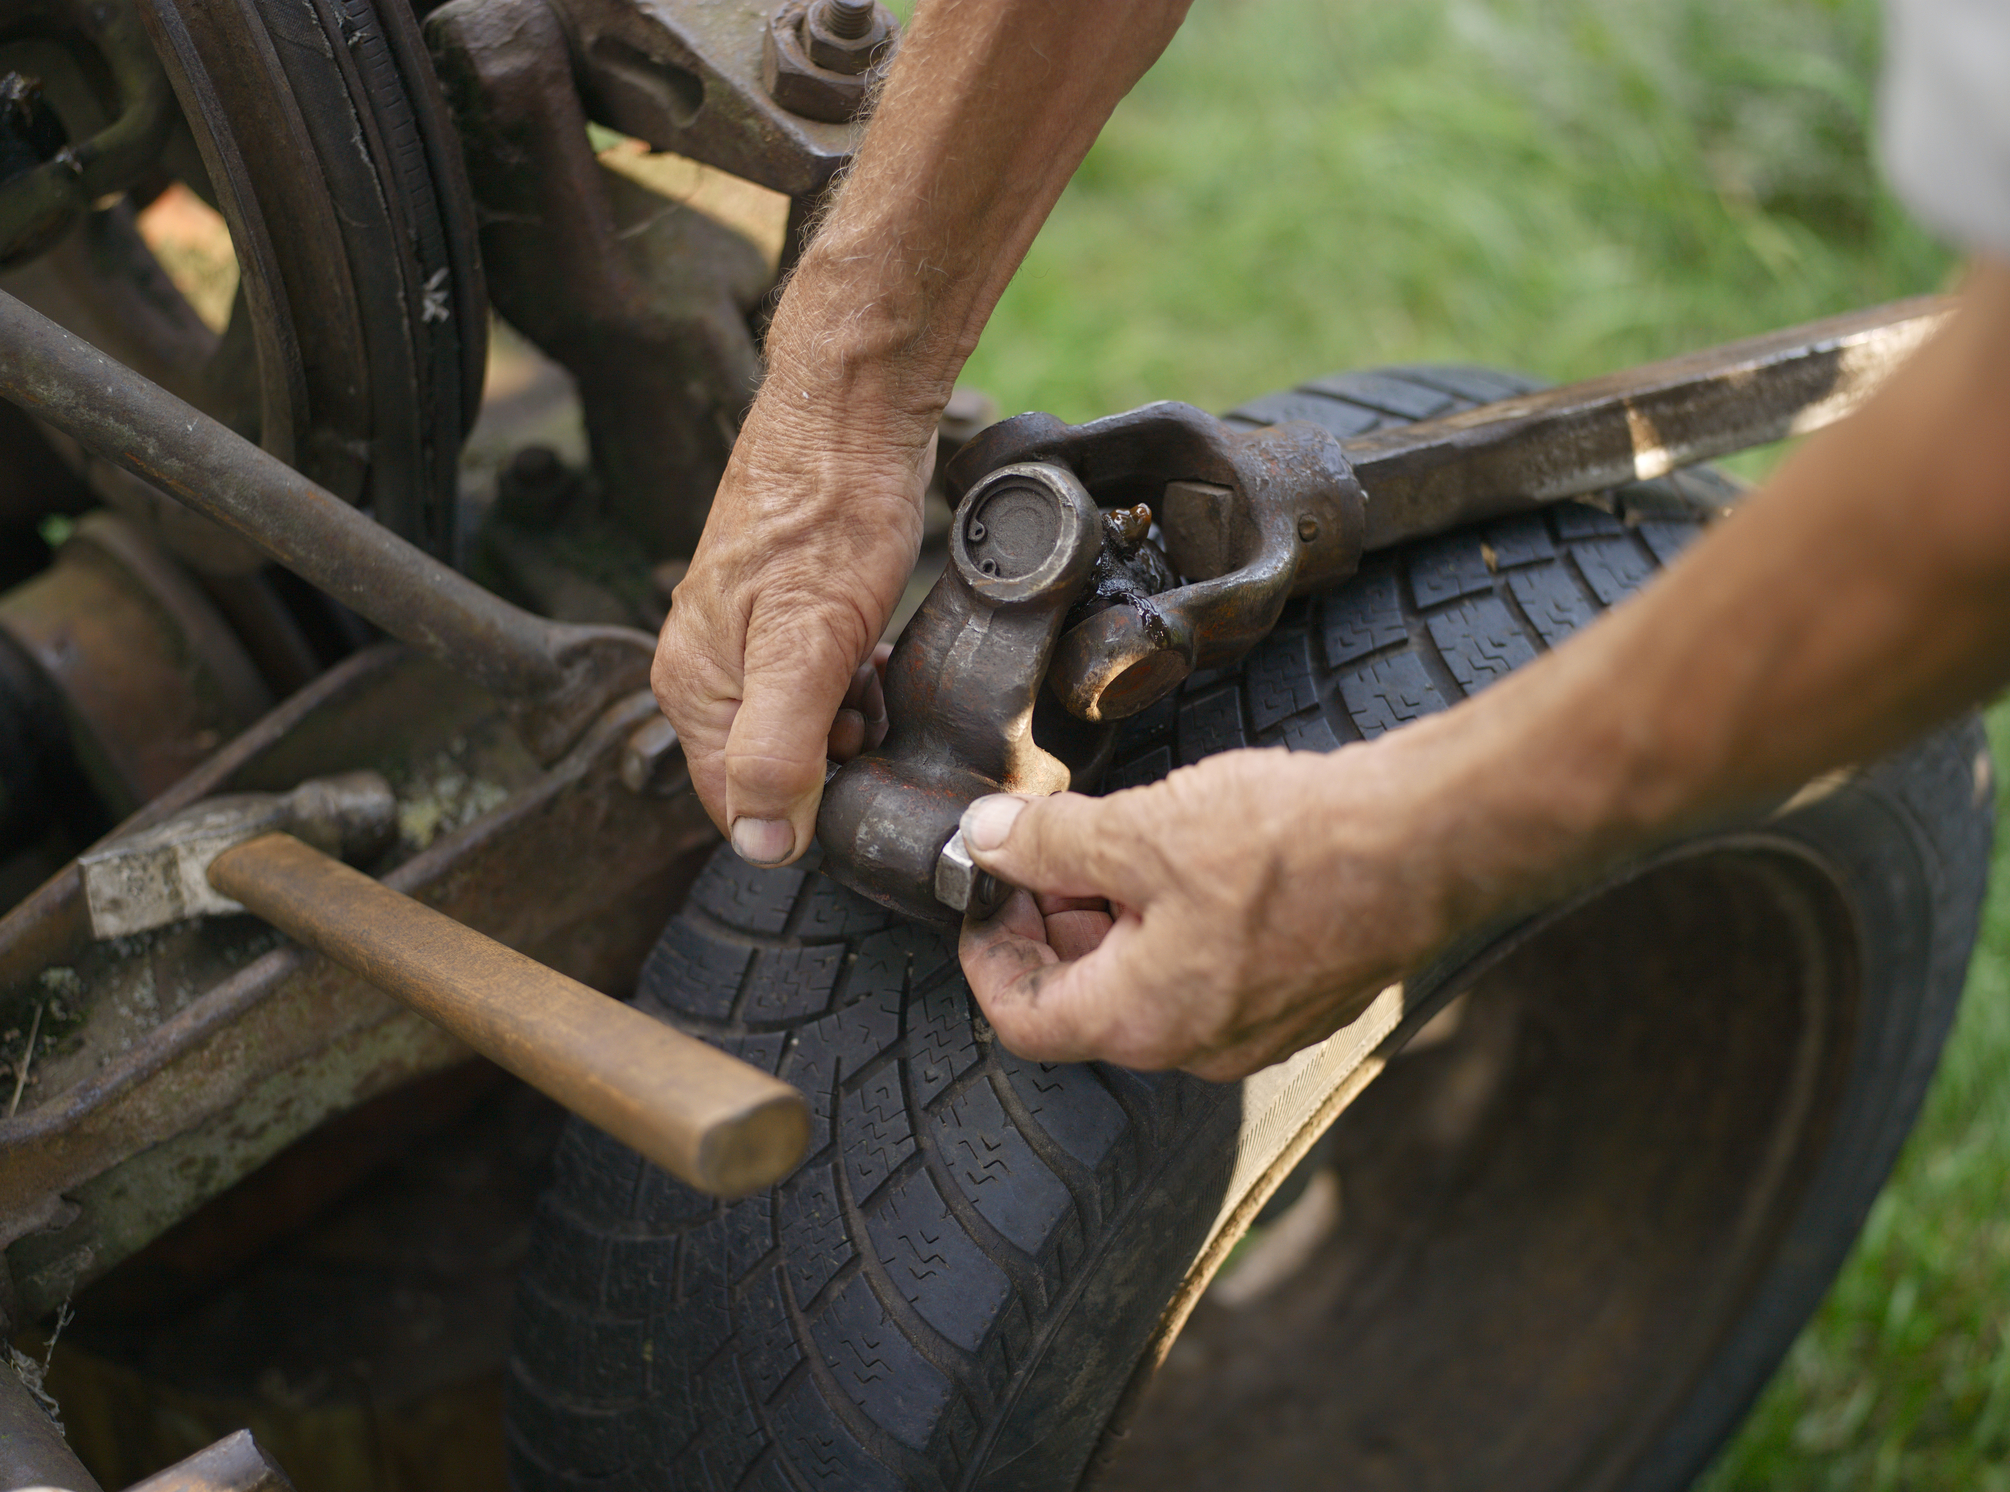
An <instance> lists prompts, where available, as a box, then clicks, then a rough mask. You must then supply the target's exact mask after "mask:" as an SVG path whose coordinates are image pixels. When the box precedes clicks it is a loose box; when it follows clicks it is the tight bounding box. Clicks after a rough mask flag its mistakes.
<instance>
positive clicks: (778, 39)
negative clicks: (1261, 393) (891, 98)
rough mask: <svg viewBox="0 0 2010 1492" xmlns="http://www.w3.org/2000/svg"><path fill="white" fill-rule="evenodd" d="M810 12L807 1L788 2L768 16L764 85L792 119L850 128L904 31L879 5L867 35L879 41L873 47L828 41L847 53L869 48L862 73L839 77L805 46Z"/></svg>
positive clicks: (763, 56) (763, 47)
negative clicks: (797, 116)
mask: <svg viewBox="0 0 2010 1492" xmlns="http://www.w3.org/2000/svg"><path fill="white" fill-rule="evenodd" d="M809 9H810V6H809V5H808V4H806V3H805V0H788V3H787V4H784V5H783V6H782V8H781V9H780V10H777V11H776V12H775V13H774V15H772V16H771V17H769V19H768V29H767V31H766V32H765V33H764V34H763V36H762V38H761V83H762V85H763V86H764V87H766V88H767V90H768V96H769V97H770V98H772V99H773V100H774V101H775V102H776V103H778V104H780V105H781V106H782V107H783V108H784V109H787V110H788V111H789V112H790V113H791V114H800V115H802V116H803V118H805V119H816V120H821V121H822V122H823V123H825V124H847V123H849V122H850V121H851V120H853V119H855V118H857V117H858V114H859V112H860V110H862V109H863V108H864V107H865V100H866V94H867V91H868V89H869V86H870V84H871V82H872V79H873V73H874V69H875V67H877V66H878V65H879V64H881V63H883V62H884V61H885V59H886V58H887V57H888V56H890V55H891V54H892V51H893V46H894V43H895V42H896V41H897V39H898V31H899V27H898V24H897V23H896V22H895V21H894V19H893V16H892V15H891V13H889V12H888V11H887V10H886V8H885V7H884V6H878V7H876V8H875V13H874V16H873V24H872V27H871V29H870V30H869V31H868V32H867V33H866V37H867V38H868V39H870V38H876V39H875V40H872V41H871V45H870V46H866V42H865V40H864V39H862V40H861V41H860V42H848V41H845V40H844V39H843V38H840V37H836V36H831V37H829V40H830V41H831V42H832V43H833V44H834V45H835V46H836V47H839V48H843V49H847V52H848V51H849V49H850V48H853V47H859V46H866V54H865V57H866V60H865V64H864V66H863V68H862V70H861V71H858V72H840V71H838V70H836V69H834V68H829V67H823V66H820V65H819V64H818V63H816V62H815V61H814V60H812V58H811V56H810V53H809V51H808V50H807V49H806V47H805V43H804V37H805V34H806V33H807V32H808V31H809V29H810V28H809V26H808V24H807V22H808V12H809ZM819 29H820V30H821V29H823V28H819ZM818 45H819V50H820V51H824V55H835V54H834V53H832V52H830V51H828V50H825V49H824V48H823V43H822V41H821V40H820V41H819V44H818Z"/></svg>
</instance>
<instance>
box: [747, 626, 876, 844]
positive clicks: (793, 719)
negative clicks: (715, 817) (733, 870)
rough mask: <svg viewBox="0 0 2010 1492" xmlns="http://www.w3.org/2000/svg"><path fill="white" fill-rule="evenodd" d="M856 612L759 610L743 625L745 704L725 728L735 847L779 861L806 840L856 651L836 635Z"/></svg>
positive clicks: (813, 824)
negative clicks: (782, 617)
mask: <svg viewBox="0 0 2010 1492" xmlns="http://www.w3.org/2000/svg"><path fill="white" fill-rule="evenodd" d="M856 621H857V618H856V616H855V615H854V616H852V617H850V618H845V617H838V618H830V617H825V616H821V615H817V614H815V613H811V614H808V615H796V616H790V617H789V618H788V619H787V620H786V622H779V623H778V622H777V621H775V620H774V619H772V618H762V617H760V616H756V617H755V618H754V620H753V621H752V622H751V623H750V624H749V626H748V631H747V648H746V664H745V675H744V680H743V683H742V686H741V703H740V708H739V710H738V712H737V713H735V715H734V716H733V724H732V729H731V730H730V731H729V732H728V733H727V737H726V752H725V756H726V812H727V821H728V823H729V824H730V826H731V832H732V837H733V848H734V849H736V850H738V851H739V853H740V855H741V857H742V858H743V859H746V860H748V861H751V862H752V863H754V864H757V865H784V864H787V863H788V862H789V861H791V860H794V859H795V858H796V857H797V856H799V855H801V854H802V853H803V851H804V850H806V849H808V848H809V844H810V838H811V836H812V835H813V834H814V833H815V832H816V817H817V804H818V801H819V800H820V799H821V797H822V795H823V784H824V753H825V748H826V745H827V744H828V742H829V739H830V733H831V726H832V723H833V721H834V720H835V718H836V716H837V711H838V706H839V704H840V702H842V700H843V699H844V695H845V691H846V689H847V688H849V687H850V682H851V677H852V671H853V669H854V668H855V667H856V666H857V663H858V655H859V651H862V645H860V647H859V648H858V649H857V650H854V648H853V647H852V646H848V645H847V644H846V643H845V642H844V641H841V640H840V637H839V631H840V629H843V628H845V627H847V626H848V625H849V626H850V627H851V630H856V626H855V624H856Z"/></svg>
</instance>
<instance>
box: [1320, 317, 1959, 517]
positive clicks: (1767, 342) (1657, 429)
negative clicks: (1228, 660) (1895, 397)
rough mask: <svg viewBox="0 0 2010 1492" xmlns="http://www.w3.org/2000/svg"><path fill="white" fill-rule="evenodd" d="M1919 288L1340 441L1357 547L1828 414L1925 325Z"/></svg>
mask: <svg viewBox="0 0 2010 1492" xmlns="http://www.w3.org/2000/svg"><path fill="white" fill-rule="evenodd" d="M1949 310H1950V306H1949V303H1948V301H1947V300H1945V299H1944V298H1942V297H1940V296H1921V297H1919V298H1917V299H1914V300H1904V301H1896V302H1893V303H1892V304H1890V305H1885V306H1873V307H1871V308H1870V309H1869V310H1865V311H1851V312H1848V313H1847V314H1845V315H1842V316H1831V317H1829V318H1828V319H1826V320H1824V321H1814V322H1809V323H1808V324H1807V325H1805V326H1792V327H1788V328H1787V329H1786V330H1784V331H1777V332H1768V333H1767V334H1765V335H1764V336H1759V337H1749V338H1747V339H1746V340H1744V341H1742V342H1731V343H1728V344H1726V345H1725V346H1722V347H1711V348H1706V349H1704V350H1703V351H1701V352H1689V353H1684V354H1682V355H1681V356H1679V357H1672V358H1668V359H1667V360H1665V361H1663V362H1658V363H1648V364H1647V365H1645V366H1644V367H1639V368H1628V369H1625V370H1623V371H1622V372H1618V373H1607V374H1605V375H1604V376H1603V377H1599V378H1588V379H1585V380H1583V381H1582V382H1580V383H1570V384H1565V385H1563V386H1562V387H1561V388H1554V389H1544V390H1543V391H1542V392H1540V393H1535V394H1523V395H1521V396H1520V397H1518V398H1513V399H1502V400H1500V401H1499V402H1498V403H1494V404H1483V405H1481V406H1480V407H1479V408H1478V409H1468V410H1465V411H1463V412H1461V413H1459V414H1450V415H1445V416H1443V417H1441V418H1439V419H1434V420H1420V421H1418V422H1417V423H1416V424H1413V425H1397V426H1393V427H1391V428H1390V429H1387V430H1377V431H1375V432H1374V433H1373V434H1370V435H1361V436H1356V437H1354V438H1353V439H1351V440H1346V441H1343V442H1341V449H1342V450H1344V451H1345V452H1346V454H1347V460H1348V463H1349V464H1350V465H1351V466H1352V467H1353V469H1354V477H1355V480H1357V481H1358V482H1360V484H1361V485H1362V486H1363V487H1364V488H1366V489H1367V492H1368V534H1367V542H1366V545H1365V547H1366V548H1368V549H1371V550H1373V549H1387V548H1389V547H1390V546H1391V545H1394V544H1401V543H1403V542H1405V541H1406V540H1409V539H1415V538H1421V537H1423V536H1425V535H1428V534H1439V533H1443V532H1444V531H1445V530H1446V529H1448V528H1455V527H1457V526H1458V525H1459V524H1462V523H1471V522H1474V521H1475V520H1477V519H1481V518H1496V517H1499V516H1501V515H1502V514H1504V513H1513V512H1523V511H1526V510H1527V509H1530V508H1535V507H1540V506H1542V505H1543V504H1545V503H1553V502H1558V501H1560V500H1562V499H1563V498H1567V497H1583V496H1585V495H1587V494H1589V493H1593V492H1602V491H1604V490H1605V489H1606V488H1608V487H1622V486H1624V485H1626V484H1627V483H1628V482H1644V481H1647V480H1649V479H1651V478H1654V477H1660V476H1666V475H1667V474H1668V473H1669V472H1671V471H1674V470H1676V469H1677V468H1679V467H1683V466H1691V465H1694V464H1695V463H1696V462H1698V461H1708V460H1710V459H1711V458H1712V457H1716V456H1728V455H1730V454H1731V453H1732V452H1733V451H1742V450H1746V449H1748V448H1750V447H1752V446H1756V445H1764V444H1765V443H1766V442H1768V441H1773V440H1781V439H1784V438H1785V437H1787V436H1789V435H1806V434H1809V433H1810V432H1812V431H1815V430H1819V429H1821V428H1822V427H1823V426H1824V425H1830V424H1833V423H1834V422H1835V421H1837V420H1839V419H1841V418H1842V417H1843V416H1844V415H1846V414H1848V413H1849V412H1850V411H1851V410H1852V409H1855V408H1856V407H1857V406H1858V405H1859V404H1861V403H1862V402H1863V401H1864V400H1865V399H1868V398H1869V397H1870V396H1871V395H1872V394H1873V393H1875V392H1876V391H1877V389H1878V388H1879V386H1880V385H1882V384H1883V382H1884V381H1885V379H1886V378H1888V377H1889V376H1890V375H1891V372H1892V370H1893V369H1894V368H1896V367H1897V366H1898V365H1899V364H1900V363H1902V362H1904V361H1905V359H1906V358H1908V357H1910V356H1911V355H1912V354H1913V352H1914V351H1915V350H1917V349H1918V347H1919V345H1920V343H1922V342H1924V341H1925V340H1926V339H1927V338H1928V337H1929V336H1931V335H1932V334H1933V332H1934V331H1935V329H1937V328H1938V327H1939V326H1940V324H1941V322H1942V321H1944V320H1945V319H1946V317H1947V315H1948V313H1949Z"/></svg>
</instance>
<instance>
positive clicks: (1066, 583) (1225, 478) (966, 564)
mask: <svg viewBox="0 0 2010 1492" xmlns="http://www.w3.org/2000/svg"><path fill="white" fill-rule="evenodd" d="M946 476H947V480H948V483H949V490H950V493H951V495H952V496H956V495H959V494H960V500H959V501H958V503H957V507H956V515H955V520H954V522H953V523H952V524H951V526H950V531H949V564H948V565H947V566H946V567H945V568H944V570H943V572H942V578H941V579H940V580H938V581H937V582H936V585H935V588H934V590H932V591H931V592H930V593H929V594H928V597H927V599H926V600H924V601H923V602H922V604H921V608H920V610H919V611H917V612H916V613H915V616H914V620H913V621H912V622H910V623H909V624H908V627H907V630H906V632H904V633H903V634H902V636H901V638H900V641H899V642H898V643H897V644H896V645H895V647H894V651H893V656H892V658H891V659H890V660H889V662H888V664H887V672H886V695H887V719H888V720H889V722H890V726H889V730H888V734H887V738H886V741H885V742H884V744H882V745H881V746H880V747H879V748H877V749H876V750H873V751H870V752H867V753H865V754H864V755H862V756H860V757H859V758H857V759H856V760H854V761H853V762H851V763H849V764H848V765H846V766H844V767H841V768H839V769H838V770H837V771H836V772H835V773H834V775H833V776H832V777H831V779H830V781H829V782H828V784H827V785H826V786H825V789H824V800H823V807H822V809H821V810H820V812H819V814H818V817H817V833H818V837H819V838H820V840H821V841H822V844H823V848H824V857H825V858H824V866H825V869H826V870H827V871H828V872H829V873H830V874H832V875H833V876H835V877H836V878H837V879H839V880H841V881H843V882H844V883H845V884H846V885H848V886H851V887H852V888H853V889H855V890H857V891H860V892H862V893H863V894H865V895H867V896H870V897H872V898H873V899H874V900H876V901H879V902H882V903H883V904H885V905H887V906H891V907H894V908H896V909H898V910H900V911H902V912H905V913H906V914H908V915H909V916H913V917H918V918H924V919H926V920H929V921H934V922H945V921H952V920H954V919H955V918H956V917H957V916H959V915H960V914H962V913H963V912H966V911H968V912H971V913H973V914H975V915H979V916H982V915H985V914H987V913H988V912H989V911H991V910H994V909H995V907H996V905H997V903H998V902H1000V901H1001V900H1002V899H1003V895H1004V893H1005V889H1006V888H1003V887H999V886H998V885H997V884H996V883H995V882H992V881H991V878H990V877H988V876H985V875H983V874H982V873H981V872H978V871H976V869H975V867H974V866H972V865H971V864H970V862H969V859H968V856H967V854H966V853H964V851H963V848H962V844H961V839H960V837H959V835H958V831H957V821H958V819H959V818H960V817H961V816H962V813H963V810H964V808H965V807H967V806H968V805H969V804H970V802H971V801H972V800H973V799H976V798H978V797H982V796H983V795H984V794H986V793H996V792H1018V793H1054V792H1061V791H1063V790H1065V789H1067V788H1068V787H1071V786H1079V785H1082V784H1083V783H1085V782H1086V781H1088V780H1091V779H1093V777H1094V775H1095V774H1096V772H1098V771H1099V770H1100V769H1101V767H1102V765H1103V763H1104V762H1105V761H1106V760H1107V757H1108V752H1109V748H1110V746H1111V744H1112V740H1113V736H1114V723H1115V722H1116V721H1117V720H1119V719H1122V718H1124V717H1125V716H1128V715H1134V714H1136V713H1137V712H1138V711H1140V710H1143V709H1145V708H1147V707H1148V706H1150V705H1151V704H1153V703H1155V702H1156V701H1158V700H1160V699H1163V698H1164V697H1165V696H1166V695H1167V694H1169V693H1170V692H1171V691H1172V690H1174V689H1175V688H1177V687H1178V686H1179V683H1180V681H1181V680H1182V679H1184V678H1185V677H1186V676H1187V675H1188V674H1189V673H1191V672H1192V671H1193V670H1194V669H1195V668H1197V667H1200V668H1210V667H1218V666H1220V665H1222V664H1225V663H1230V662H1233V661H1234V660H1235V659H1237V658H1239V657H1241V656H1242V655H1243V654H1244V653H1246V652H1247V651H1248V650H1249V649H1250V648H1252V647H1254V646H1255V645H1256V643H1257V642H1259V641H1260V640H1261V639H1262V638H1263V637H1264V636H1265V635H1266V634H1267V633H1268V632H1269V631H1270V629H1271V628H1272V627H1273V626H1275V625H1276V623H1277V618H1278V615H1279V613H1281V612H1282V611H1283V609H1284V603H1285V602H1286V601H1287V600H1289V599H1290V597H1291V596H1292V595H1293V594H1295V593H1296V592H1298V591H1301V590H1306V589H1310V588H1312V587H1314V586H1322V585H1330V584H1333V583H1334V582H1336V581H1339V580H1341V579H1344V578H1345V577H1346V576H1348V575H1350V574H1352V573H1353V570H1354V567H1355V565H1356V564H1358V563H1359V560H1360V555H1361V544H1362V537H1363V534H1364V531H1365V529H1364V524H1365V516H1364V509H1363V504H1364V495H1363V493H1362V490H1361V487H1360V484H1359V483H1358V482H1356V481H1355V480H1354V478H1353V474H1352V472H1351V471H1350V469H1349V467H1348V464H1347V458H1346V456H1345V454H1344V453H1343V452H1342V451H1341V448H1340V443H1339V441H1337V440H1336V439H1334V437H1333V436H1332V435H1331V434H1330V433H1328V432H1327V431H1325V430H1322V429H1320V428H1319V427H1318V426H1316V425H1310V424H1304V423H1299V422H1292V423H1289V424H1283V425H1272V426H1266V427H1265V428H1263V429H1261V430H1255V431H1250V432H1247V433H1241V432H1237V431H1235V430H1232V429H1230V428H1229V427H1228V426H1227V425H1226V424H1224V423H1223V422H1222V421H1220V420H1218V419H1216V418H1214V417H1213V416H1212V415H1209V414H1206V413H1204V412H1202V411H1201V410H1198V409H1195V408H1193V407H1192V406H1191V405H1186V404H1170V403H1166V404H1152V405H1148V406H1146V407H1145V408H1143V409H1137V410H1132V411H1131V412H1129V413H1127V414H1120V415H1115V416H1112V417H1111V418H1109V419H1105V420H1096V421H1094V422H1092V423H1090V424H1086V425H1065V424H1063V423H1061V422H1060V421H1059V420H1057V419H1055V418H1053V416H1051V415H1044V414H1027V415H1020V416H1019V417H1018V418H1016V419H1011V420H1007V421H1005V422H1003V423H1002V424H999V425H995V426H993V427H992V428H991V429H990V430H987V431H985V432H983V433H982V434H980V435H978V436H977V437H975V438H974V439H973V440H972V441H971V442H970V443H969V444H968V445H966V446H965V447H964V448H963V449H962V450H961V451H960V452H958V453H957V455H956V457H955V458H954V459H953V460H952V461H951V462H950V464H949V467H948V470H947V472H946ZM1092 494H1093V495H1092ZM1099 502H1101V503H1103V504H1107V505H1109V507H1110V509H1111V511H1109V512H1108V513H1107V514H1105V513H1103V512H1101V511H1099V509H1098V506H1097V504H1098V503H1099ZM1154 521H1156V524H1157V527H1158V529H1159V531H1160V532H1161V533H1162V534H1163V536H1164V538H1165V541H1166V542H1165V550H1164V552H1163V553H1161V552H1160V550H1159V549H1158V547H1157V546H1156V544H1154V542H1153V540H1152V539H1151V537H1150V534H1149V530H1150V527H1151V526H1152V524H1153V523H1154ZM1175 575H1182V576H1186V577H1188V581H1187V583H1186V584H1183V585H1181V584H1175V583H1174V576H1175ZM1043 683H1045V684H1048V685H1051V693H1049V691H1046V690H1043V689H1042V687H1041V686H1042V684H1043ZM1055 706H1059V708H1055Z"/></svg>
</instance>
